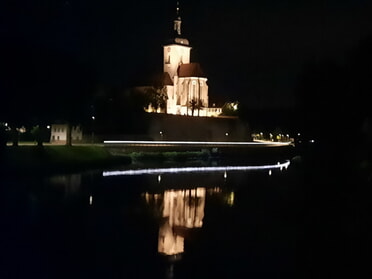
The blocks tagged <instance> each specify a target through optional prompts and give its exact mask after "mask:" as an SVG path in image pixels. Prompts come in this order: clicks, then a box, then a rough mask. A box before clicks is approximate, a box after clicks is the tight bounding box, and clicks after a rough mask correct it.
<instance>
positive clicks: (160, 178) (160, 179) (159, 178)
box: [158, 174, 161, 183]
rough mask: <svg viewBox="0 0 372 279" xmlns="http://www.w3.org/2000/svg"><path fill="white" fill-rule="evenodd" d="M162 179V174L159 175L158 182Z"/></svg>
mask: <svg viewBox="0 0 372 279" xmlns="http://www.w3.org/2000/svg"><path fill="white" fill-rule="evenodd" d="M160 181H161V174H159V175H158V182H159V183H160Z"/></svg>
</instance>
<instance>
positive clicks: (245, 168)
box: [102, 161, 290, 176]
mask: <svg viewBox="0 0 372 279" xmlns="http://www.w3.org/2000/svg"><path fill="white" fill-rule="evenodd" d="M289 164H290V161H286V162H284V163H281V164H275V165H261V166H220V167H181V168H154V169H136V170H117V171H104V172H103V173H102V175H103V176H117V175H143V174H164V173H185V172H186V173H187V172H219V171H221V172H222V171H224V172H227V171H251V170H267V169H269V170H270V171H269V174H270V175H271V169H280V168H283V167H284V168H286V169H287V168H288V166H289Z"/></svg>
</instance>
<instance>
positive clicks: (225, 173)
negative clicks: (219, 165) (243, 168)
mask: <svg viewBox="0 0 372 279" xmlns="http://www.w3.org/2000/svg"><path fill="white" fill-rule="evenodd" d="M223 178H225V179H226V178H227V172H226V171H225V172H224V173H223Z"/></svg>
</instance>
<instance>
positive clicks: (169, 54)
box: [162, 3, 222, 116]
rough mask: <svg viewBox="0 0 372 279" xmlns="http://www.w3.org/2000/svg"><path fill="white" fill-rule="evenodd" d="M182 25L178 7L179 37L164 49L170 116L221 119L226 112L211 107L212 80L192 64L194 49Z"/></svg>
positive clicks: (167, 107) (164, 82) (168, 42)
mask: <svg viewBox="0 0 372 279" xmlns="http://www.w3.org/2000/svg"><path fill="white" fill-rule="evenodd" d="M177 4H178V3H177ZM181 23H182V21H181V17H180V15H179V7H178V6H177V17H176V19H175V20H174V32H175V37H174V38H173V39H170V40H168V41H167V42H166V43H165V45H164V46H163V75H162V86H163V90H164V91H165V93H166V96H167V100H166V113H168V114H175V115H190V116H191V115H192V116H218V115H219V114H220V113H221V112H222V108H217V107H214V106H213V107H209V98H208V84H207V80H208V79H207V77H206V75H205V74H204V72H203V71H202V69H201V66H200V64H199V63H191V62H190V52H191V46H190V44H189V41H188V39H186V38H183V37H182V36H181Z"/></svg>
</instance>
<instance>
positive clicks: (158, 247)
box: [0, 162, 341, 278]
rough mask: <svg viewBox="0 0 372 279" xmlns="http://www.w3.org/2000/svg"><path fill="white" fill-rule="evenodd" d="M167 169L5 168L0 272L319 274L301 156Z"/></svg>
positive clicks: (110, 275) (22, 274) (318, 254)
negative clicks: (253, 164)
mask: <svg viewBox="0 0 372 279" xmlns="http://www.w3.org/2000/svg"><path fill="white" fill-rule="evenodd" d="M274 164H276V162H274ZM173 171H177V170H172V171H170V170H169V169H168V171H165V170H163V171H162V170H156V171H154V172H153V173H152V172H150V173H146V174H138V173H136V174H135V175H133V173H132V175H129V174H130V173H129V174H128V173H120V172H116V173H113V172H104V171H95V172H85V173H76V174H70V175H57V176H52V177H12V178H11V179H10V178H7V179H6V180H5V181H3V182H5V183H3V185H4V186H5V187H2V191H1V208H2V209H1V242H0V243H1V247H0V248H1V257H2V258H1V271H0V278H289V277H290V278H321V277H322V276H315V275H314V274H322V273H317V272H318V271H319V270H321V268H319V269H318V268H317V267H316V266H322V264H324V255H323V256H322V255H321V254H322V249H319V247H323V245H324V243H321V244H319V241H318V240H319V239H320V238H319V237H317V238H315V240H314V237H312V233H313V232H315V233H319V232H320V231H322V228H321V226H323V224H319V222H320V223H322V222H321V221H319V222H318V221H316V222H312V221H314V220H313V219H311V217H309V214H308V213H309V210H308V209H306V207H307V206H308V202H307V200H308V197H307V193H308V190H307V189H305V186H304V185H306V183H304V176H303V170H302V169H301V166H298V165H296V164H293V163H292V164H291V165H289V166H288V168H286V167H280V168H279V167H277V168H265V169H259V170H227V171H226V170H223V169H218V170H208V169H204V170H203V171H200V170H185V169H184V170H183V172H173ZM114 174H115V175H114ZM319 208H320V209H321V208H322V207H319ZM319 208H318V210H319ZM315 219H316V218H315ZM317 220H318V219H317ZM320 220H321V219H320ZM311 222H312V223H311ZM309 231H311V233H310V232H309ZM327 239H329V240H331V239H334V238H333V237H328V238H327ZM313 245H315V248H312V246H313ZM325 251H327V250H325ZM319 259H322V260H319ZM340 263H341V262H340ZM333 264H334V263H333ZM325 265H326V266H333V265H332V264H329V265H327V264H325ZM335 266H337V264H336V265H335ZM327 272H328V273H326V274H329V272H330V273H332V271H329V270H328V271H327ZM313 275H314V276H313ZM325 277H326V278H331V277H332V276H330V277H328V276H325ZM325 277H324V278H325Z"/></svg>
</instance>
